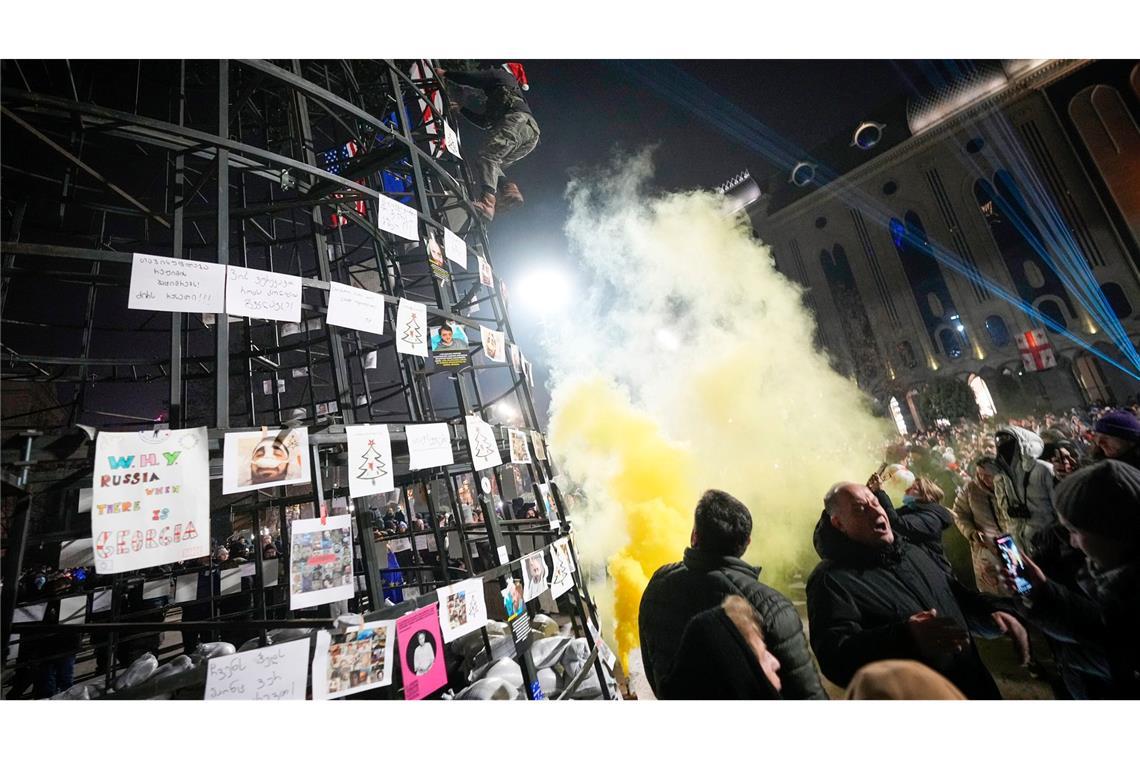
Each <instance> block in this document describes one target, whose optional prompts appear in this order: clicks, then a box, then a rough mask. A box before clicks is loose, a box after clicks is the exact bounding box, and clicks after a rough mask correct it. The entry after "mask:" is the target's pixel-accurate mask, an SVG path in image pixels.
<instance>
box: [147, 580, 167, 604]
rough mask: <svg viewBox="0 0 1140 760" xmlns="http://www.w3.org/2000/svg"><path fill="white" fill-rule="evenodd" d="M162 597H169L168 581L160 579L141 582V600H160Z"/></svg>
mask: <svg viewBox="0 0 1140 760" xmlns="http://www.w3.org/2000/svg"><path fill="white" fill-rule="evenodd" d="M164 596H170V579H169V578H162V579H161V580H157V581H144V582H143V591H142V598H143V599H161V598H162V597H164Z"/></svg>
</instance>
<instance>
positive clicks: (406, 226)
mask: <svg viewBox="0 0 1140 760" xmlns="http://www.w3.org/2000/svg"><path fill="white" fill-rule="evenodd" d="M376 226H377V227H379V228H380V229H382V230H384V231H385V232H391V233H392V234H393V235H396V236H398V237H402V238H404V239H405V240H419V239H420V218H419V215H418V214H417V213H416V210H415V209H414V208H412V207H411V206H408V205H406V204H403V203H400V202H399V201H398V200H395V199H393V198H389V197H388V196H386V195H380V196H379V202H378V203H377V204H376Z"/></svg>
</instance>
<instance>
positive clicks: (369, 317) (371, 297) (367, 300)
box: [325, 282, 384, 335]
mask: <svg viewBox="0 0 1140 760" xmlns="http://www.w3.org/2000/svg"><path fill="white" fill-rule="evenodd" d="M329 289H330V290H329V313H328V316H326V317H325V321H326V322H328V323H329V324H330V325H337V326H338V327H348V328H350V329H353V330H363V331H364V332H367V333H372V334H373V335H383V334H384V296H382V295H380V294H379V293H373V292H372V291H370V290H365V289H364V288H354V287H351V286H349V285H342V284H341V283H339V282H330V283H329Z"/></svg>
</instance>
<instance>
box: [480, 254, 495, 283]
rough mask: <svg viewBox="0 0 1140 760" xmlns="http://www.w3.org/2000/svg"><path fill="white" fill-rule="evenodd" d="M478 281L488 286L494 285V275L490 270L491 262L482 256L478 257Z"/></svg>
mask: <svg viewBox="0 0 1140 760" xmlns="http://www.w3.org/2000/svg"><path fill="white" fill-rule="evenodd" d="M479 282H481V283H483V284H484V285H486V286H487V287H488V288H493V287H495V275H494V274H493V273H492V272H491V262H489V261H487V260H486V259H485V258H483V257H482V256H480V257H479Z"/></svg>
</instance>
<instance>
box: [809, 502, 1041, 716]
mask: <svg viewBox="0 0 1140 760" xmlns="http://www.w3.org/2000/svg"><path fill="white" fill-rule="evenodd" d="M815 547H816V551H817V552H818V553H819V556H820V558H821V559H822V560H823V561H822V562H820V564H819V565H817V566H816V568H815V570H813V571H812V573H811V575H810V576H809V578H808V582H807V608H808V620H809V626H808V628H809V631H810V633H811V646H812V649H813V650H814V651H815V655H816V659H817V660H818V661H819V665H820V669H821V670H822V671H823V674H824V675H825V676H827V677H828V678H829V679H830V680H831V681H833V682H834V683H836V684H838V685H840V686H847V685H848V683H849V682H850V681H851V679H852V678H853V676H854V675H855V673H856V671H858V670H859V669H860V668H861V667H863V666H864V665H866V664H868V663H871V662H876V661H879V660H890V659H912V660H918V661H920V662H922V663H924V664H926V665H928V666H929V667H931V668H933V669H934V670H936V671H937V672H939V673H941V674H942V675H943V676H945V677H946V678H947V679H949V680H950V682H951V683H953V684H954V685H955V686H957V687H958V688H959V689H960V690H961V691H962V693H963V694H965V695H966V696H967V697H968V698H970V699H999V698H1000V697H1001V693H1000V692H999V691H998V688H997V684H995V683H994V680H993V677H992V676H991V675H990V673H989V671H988V670H987V669H986V666H985V665H984V664H983V663H982V660H981V657H980V656H979V655H978V650H977V647H976V646H975V644H974V639H973V636H974V635H980V636H984V637H987V638H989V637H996V636H999V635H1005V636H1008V637H1009V638H1010V639H1012V640H1013V641H1014V643H1015V645H1016V647H1017V650H1018V653H1019V655H1020V658H1021V662H1022V664H1026V663H1027V662H1028V660H1029V641H1028V637H1027V635H1026V633H1025V628H1024V627H1023V626H1022V625H1021V622H1020V621H1019V620H1018V619H1017V618H1016V617H1015V616H1013V615H1012V614H1010V613H1008V612H1005V611H1003V610H999V609H997V608H996V607H995V606H994V604H993V602H992V601H991V600H989V599H986V598H985V597H983V596H982V595H980V594H978V593H976V592H974V591H971V590H969V589H967V588H966V587H964V586H962V585H961V584H960V583H958V581H957V580H955V579H954V577H953V576H951V575H950V574H949V573H947V572H946V571H945V570H944V569H943V567H942V566H941V565H940V564H939V562H938V560H937V559H936V557H935V556H934V555H933V554H932V553H931V552H929V551H927V550H924V549H923V548H922V547H920V546H917V545H915V544H913V543H912V542H911V541H910V540H908V539H907V538H906V537H904V536H903V535H902V534H896V532H895V529H894V526H893V525H892V520H891V519H890V516H889V515H888V513H887V511H886V510H885V509H884V508H883V506H882V505H881V504H880V503H879V500H878V499H877V498H876V497H875V494H874V493H872V492H871V490H870V489H869V488H867V487H866V486H864V485H861V484H859V483H849V482H846V483H837V484H836V485H834V486H832V487H831V489H829V490H828V492H827V494H826V495H825V496H824V511H823V514H822V515H821V516H820V519H819V523H818V525H817V526H816V532H815Z"/></svg>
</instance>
